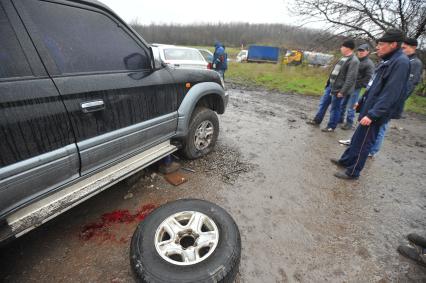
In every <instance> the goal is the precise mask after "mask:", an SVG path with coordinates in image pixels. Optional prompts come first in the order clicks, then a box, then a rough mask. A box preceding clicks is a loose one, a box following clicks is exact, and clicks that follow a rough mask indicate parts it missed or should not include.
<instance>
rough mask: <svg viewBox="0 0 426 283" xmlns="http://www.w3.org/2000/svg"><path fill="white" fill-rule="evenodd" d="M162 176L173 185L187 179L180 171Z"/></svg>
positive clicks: (177, 184)
mask: <svg viewBox="0 0 426 283" xmlns="http://www.w3.org/2000/svg"><path fill="white" fill-rule="evenodd" d="M164 178H165V179H166V181H167V182H169V183H170V184H172V185H173V186H179V185H181V184H183V183H185V182H186V181H188V179H187V177H186V176H185V174H182V173H180V172H173V173H170V174H167V175H164Z"/></svg>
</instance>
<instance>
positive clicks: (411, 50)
mask: <svg viewBox="0 0 426 283" xmlns="http://www.w3.org/2000/svg"><path fill="white" fill-rule="evenodd" d="M401 47H402V51H403V52H404V54H405V55H407V56H408V59H410V77H409V78H408V82H407V93H406V95H405V98H404V103H402V104H401V105H400V106H399V110H398V114H397V115H396V116H397V117H395V119H399V118H401V115H402V112H403V111H404V105H405V100H407V99H408V98H409V97H410V95H411V94H412V93H413V92H414V89H415V88H416V86H417V85H418V84H419V83H420V81H421V79H422V72H423V64H422V61H420V59H419V57H417V55H416V49H417V39H415V38H407V39H405V40H404V42H403V43H402V46H401ZM388 126H389V124H388V123H386V124H383V125H382V127H381V128H380V131H379V134H378V136H377V139H376V142H375V143H374V145H373V147H372V148H371V150H370V155H369V156H370V157H373V156H374V155H376V154H377V153H378V152H379V150H380V148H381V147H382V144H383V141H384V139H385V134H386V131H387V129H388Z"/></svg>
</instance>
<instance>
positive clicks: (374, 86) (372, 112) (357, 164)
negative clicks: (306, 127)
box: [331, 29, 410, 180]
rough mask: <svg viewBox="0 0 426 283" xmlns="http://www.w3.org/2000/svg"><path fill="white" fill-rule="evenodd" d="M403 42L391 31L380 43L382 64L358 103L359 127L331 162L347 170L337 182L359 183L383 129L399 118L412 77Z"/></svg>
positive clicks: (398, 33) (395, 32)
mask: <svg viewBox="0 0 426 283" xmlns="http://www.w3.org/2000/svg"><path fill="white" fill-rule="evenodd" d="M403 40H404V35H403V33H402V31H400V30H396V29H391V30H388V31H387V32H385V34H384V35H383V36H382V37H381V38H380V39H379V40H378V42H377V46H376V50H377V55H378V56H379V57H380V58H381V59H382V61H381V62H380V63H379V64H378V66H377V67H376V70H375V72H374V74H373V77H372V78H371V80H370V82H369V83H368V85H367V88H366V92H365V94H364V96H363V97H362V98H361V99H360V101H359V102H358V109H359V112H360V113H359V117H358V120H359V125H358V127H357V129H356V130H355V132H354V134H353V136H352V139H351V144H350V146H349V147H348V148H347V149H346V151H345V152H344V153H343V155H342V156H341V157H340V159H331V162H332V163H334V164H336V165H337V166H339V167H342V168H345V171H344V172H337V173H335V174H334V176H336V177H337V178H340V179H346V180H351V179H358V177H359V175H360V173H361V170H362V169H363V168H364V165H365V161H366V160H367V158H368V154H369V152H370V149H371V147H372V146H373V144H374V143H375V141H376V137H377V134H378V133H379V130H380V127H381V125H383V124H384V123H387V122H388V121H389V120H390V119H392V118H395V117H396V116H397V115H398V111H399V105H400V104H401V103H403V102H404V98H405V94H406V92H407V81H408V76H409V73H410V60H409V59H408V57H407V56H406V55H405V54H404V53H403V52H402V50H401V44H402V41H403Z"/></svg>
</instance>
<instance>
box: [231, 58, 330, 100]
mask: <svg viewBox="0 0 426 283" xmlns="http://www.w3.org/2000/svg"><path fill="white" fill-rule="evenodd" d="M226 76H227V78H230V79H232V80H235V81H245V82H249V83H251V84H255V85H259V86H262V87H265V88H267V89H270V90H277V91H280V92H293V93H299V94H306V95H317V96H319V95H322V92H323V90H324V85H325V82H326V81H327V76H328V70H325V69H322V68H314V67H307V66H286V65H280V64H267V63H265V64H256V63H235V62H230V63H229V66H228V71H227V72H226Z"/></svg>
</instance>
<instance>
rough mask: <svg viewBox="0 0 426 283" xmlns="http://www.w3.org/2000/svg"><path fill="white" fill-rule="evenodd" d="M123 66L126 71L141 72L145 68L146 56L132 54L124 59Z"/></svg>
mask: <svg viewBox="0 0 426 283" xmlns="http://www.w3.org/2000/svg"><path fill="white" fill-rule="evenodd" d="M124 66H125V67H126V69H127V70H141V69H145V68H146V56H143V55H142V54H140V53H132V54H130V55H128V56H126V57H124Z"/></svg>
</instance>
